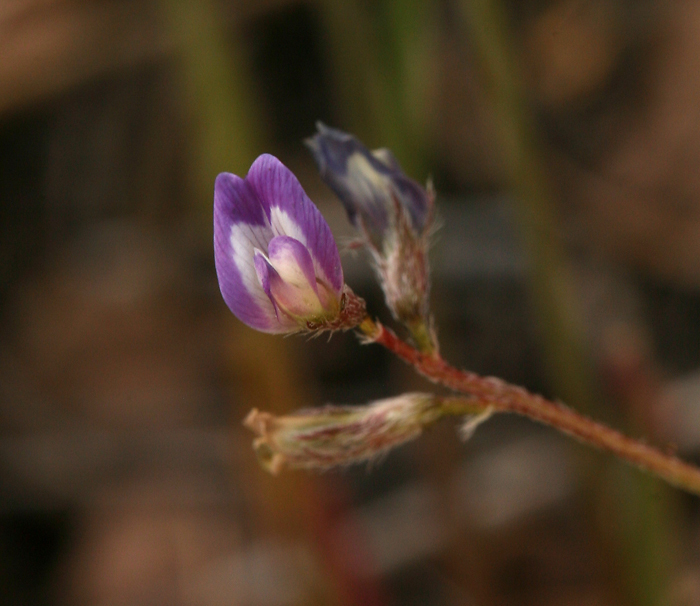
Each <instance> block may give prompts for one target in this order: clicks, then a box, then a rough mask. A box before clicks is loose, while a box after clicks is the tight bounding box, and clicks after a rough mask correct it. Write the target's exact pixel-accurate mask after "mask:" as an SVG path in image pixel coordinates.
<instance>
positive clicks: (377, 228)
mask: <svg viewBox="0 0 700 606" xmlns="http://www.w3.org/2000/svg"><path fill="white" fill-rule="evenodd" d="M316 126H317V128H318V133H316V134H315V135H314V136H313V137H310V138H309V139H307V140H306V144H307V146H308V147H309V149H310V150H311V152H312V153H313V155H314V158H315V160H316V164H317V165H318V169H319V172H320V174H321V178H322V179H323V180H324V181H325V182H326V184H327V185H328V186H329V187H330V188H331V189H332V190H333V191H334V192H335V193H336V195H337V196H338V197H339V198H340V201H341V202H342V203H343V206H344V207H345V210H346V211H347V213H348V217H349V219H350V221H351V223H352V224H353V225H354V226H355V227H356V228H357V229H358V230H359V231H360V232H362V233H364V234H365V235H366V236H367V238H368V240H369V243H370V244H371V245H372V246H373V247H374V248H375V249H377V250H378V251H380V252H381V251H382V249H383V248H384V247H385V246H386V245H387V244H391V243H390V240H391V236H392V230H394V229H395V227H396V223H397V219H398V216H397V215H398V214H403V213H405V214H406V215H407V217H408V223H409V226H410V228H411V229H412V230H413V232H414V233H415V234H416V235H419V236H420V235H422V234H423V233H425V231H426V230H427V228H428V227H429V225H430V220H431V211H432V197H431V196H430V195H429V194H428V193H427V192H426V191H425V189H423V188H422V187H421V186H420V185H418V183H416V182H415V181H413V180H412V179H409V178H408V177H407V176H406V175H405V174H404V173H403V171H402V170H401V167H400V166H399V163H398V161H397V160H396V158H395V157H394V155H393V154H392V153H391V152H390V151H389V150H388V149H377V150H374V151H372V152H370V151H369V150H368V149H367V148H366V147H365V146H364V145H363V144H362V143H360V141H358V140H357V139H356V138H355V137H353V136H352V135H350V134H348V133H345V132H343V131H341V130H337V129H335V128H329V127H328V126H326V125H325V124H323V123H321V122H318V123H317V124H316ZM397 205H398V207H397Z"/></svg>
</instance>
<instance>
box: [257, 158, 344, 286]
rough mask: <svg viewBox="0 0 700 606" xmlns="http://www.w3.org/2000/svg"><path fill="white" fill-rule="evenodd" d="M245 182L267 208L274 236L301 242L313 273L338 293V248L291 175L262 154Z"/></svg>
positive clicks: (319, 216)
mask: <svg viewBox="0 0 700 606" xmlns="http://www.w3.org/2000/svg"><path fill="white" fill-rule="evenodd" d="M246 181H247V182H248V183H249V184H250V186H251V189H252V190H253V191H254V192H255V194H256V195H257V197H258V198H259V199H260V200H261V201H264V204H265V205H266V207H268V208H269V215H268V217H269V220H270V226H271V228H272V231H273V233H274V235H275V236H290V237H292V238H294V239H295V240H298V241H299V242H301V244H303V245H304V246H305V247H306V248H307V249H308V251H309V253H310V254H311V258H312V261H313V265H314V270H315V274H316V275H318V276H319V277H320V278H321V279H322V280H324V281H325V282H326V283H327V284H328V285H329V286H330V287H331V288H332V289H333V290H334V291H335V293H336V295H338V296H340V294H341V292H342V289H343V269H342V266H341V264H340V254H339V253H338V247H337V245H336V243H335V240H334V239H333V234H332V233H331V230H330V228H329V227H328V224H327V223H326V221H325V219H324V218H323V216H322V215H321V213H320V212H319V210H318V209H317V208H316V206H315V205H314V203H313V202H312V201H311V200H310V199H309V197H308V196H307V195H306V193H304V190H303V189H302V187H301V185H300V184H299V181H298V180H297V178H296V177H295V176H294V174H293V173H292V172H291V171H290V170H289V169H288V168H287V167H286V166H284V165H283V164H282V163H281V162H280V161H279V160H278V159H277V158H275V157H274V156H270V155H269V154H263V155H262V156H260V157H259V158H258V159H257V160H256V161H255V162H254V163H253V165H252V166H251V167H250V171H248V176H247V177H246Z"/></svg>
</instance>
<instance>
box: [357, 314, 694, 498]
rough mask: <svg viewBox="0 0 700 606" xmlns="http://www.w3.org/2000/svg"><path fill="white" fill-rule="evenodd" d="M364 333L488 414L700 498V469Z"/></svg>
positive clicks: (372, 329) (371, 328)
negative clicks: (538, 426)
mask: <svg viewBox="0 0 700 606" xmlns="http://www.w3.org/2000/svg"><path fill="white" fill-rule="evenodd" d="M360 330H361V331H362V332H363V334H364V335H365V337H366V340H367V342H368V343H378V344H380V345H383V346H384V347H386V348H387V349H388V350H389V351H391V352H392V353H394V354H395V355H397V356H398V357H399V358H401V359H402V360H403V361H404V362H407V363H408V364H410V365H411V366H413V367H414V368H415V369H416V370H417V371H418V372H419V373H420V374H422V375H423V376H424V377H426V378H427V379H429V380H430V381H432V382H433V383H440V384H442V385H444V386H446V387H449V388H450V389H453V390H455V391H458V392H461V393H465V394H469V395H471V396H473V397H474V398H475V399H476V400H477V401H479V402H480V403H481V404H482V405H483V407H484V409H486V408H488V407H491V408H492V409H493V411H494V412H512V413H516V414H519V415H522V416H525V417H528V418H530V419H532V420H533V421H537V422H538V423H543V424H544V425H549V426H550V427H554V428H555V429H558V430H559V431H561V432H562V433H565V434H567V435H570V436H572V437H574V438H576V439H577V440H579V441H580V442H583V443H585V444H588V445H590V446H593V447H595V448H599V449H601V450H606V451H608V452H611V453H613V454H614V455H616V456H617V457H619V458H621V459H623V460H625V461H627V462H628V463H631V464H632V465H635V466H636V467H639V468H641V469H644V470H646V471H649V472H651V473H653V474H654V475H656V476H658V477H660V478H662V479H663V480H665V481H666V482H668V483H669V484H672V485H674V486H677V487H678V488H681V489H683V490H686V491H688V492H691V493H693V494H696V495H700V469H699V468H697V467H695V466H693V465H690V464H688V463H685V462H684V461H681V460H680V459H678V458H677V457H675V456H673V455H669V454H666V453H664V452H662V451H661V450H659V449H657V448H654V447H652V446H649V445H647V444H644V443H643V442H640V441H638V440H634V439H632V438H629V437H627V436H625V435H623V434H622V433H620V432H618V431H615V430H614V429H611V428H609V427H607V426H605V425H603V424H601V423H598V422H596V421H593V420H592V419H589V418H588V417H586V416H584V415H581V414H579V413H577V412H576V411H574V410H572V409H571V408H568V407H567V406H564V405H563V404H560V403H557V402H551V401H549V400H546V399H545V398H543V397H542V396H538V395H534V394H531V393H529V392H528V391H527V390H525V389H524V388H522V387H518V386H515V385H511V384H509V383H506V382H505V381H503V380H501V379H497V378H494V377H482V376H480V375H477V374H475V373H472V372H468V371H464V370H458V369H457V368H454V367H452V366H450V365H449V364H448V363H447V362H445V360H443V359H442V358H441V357H440V356H439V355H426V354H423V353H421V352H420V351H418V350H417V349H415V348H413V347H412V346H410V345H409V344H407V343H405V342H404V341H402V340H401V339H399V337H397V336H396V334H394V332H392V331H391V330H389V329H388V328H386V327H384V326H383V325H382V324H381V323H379V322H374V321H373V320H371V319H366V320H365V321H364V322H363V323H362V324H361V325H360ZM472 406H473V404H472Z"/></svg>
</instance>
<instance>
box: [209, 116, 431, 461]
mask: <svg viewBox="0 0 700 606" xmlns="http://www.w3.org/2000/svg"><path fill="white" fill-rule="evenodd" d="M307 145H308V146H309V148H310V149H311V151H312V153H313V155H314V158H315V160H316V162H317V164H318V167H319V170H320V174H321V177H322V178H323V179H324V180H325V182H326V183H327V184H328V185H329V186H330V187H331V189H333V191H335V193H336V194H337V195H338V197H339V198H340V200H341V202H342V203H343V205H344V206H345V210H346V211H347V214H348V217H349V219H350V221H351V222H352V223H353V225H354V226H355V227H356V228H357V230H358V231H359V233H360V238H361V242H362V244H363V245H365V246H366V247H367V249H368V250H369V251H370V253H371V256H372V259H373V261H374V265H375V268H376V270H377V274H378V276H379V279H380V283H381V285H382V288H383V290H384V293H385V296H386V301H387V305H388V307H389V309H390V310H391V312H392V313H393V315H394V317H395V318H396V319H397V320H399V321H400V322H402V323H403V324H404V325H405V326H406V327H407V328H408V330H409V331H410V333H411V335H412V337H413V339H414V341H415V342H416V345H417V346H418V347H419V349H420V350H421V351H422V352H423V353H425V354H426V355H433V354H436V353H437V345H436V342H435V338H434V334H433V331H432V329H431V328H430V316H429V308H428V295H429V290H430V289H429V268H428V261H427V248H428V236H429V233H430V228H431V224H432V218H433V201H434V196H433V194H432V191H430V189H429V190H427V191H426V189H424V188H422V187H421V186H420V185H418V184H417V183H416V182H415V181H412V180H411V179H409V178H408V177H407V176H406V175H405V174H404V173H403V172H402V171H401V168H400V167H399V164H398V162H397V161H396V159H395V158H394V157H393V155H392V154H391V153H390V152H389V151H388V150H377V151H374V152H370V151H369V150H368V149H367V148H366V147H365V146H364V145H362V143H360V142H359V141H358V140H357V139H355V138H354V137H353V136H351V135H349V134H346V133H343V132H341V131H339V130H335V129H332V128H328V127H326V126H324V125H323V124H320V123H319V125H318V132H317V133H316V134H315V135H314V136H313V137H312V138H310V139H309V140H307ZM214 252H215V262H216V271H217V275H218V278H219V285H220V288H221V294H222V295H223V298H224V301H225V302H226V304H227V305H228V306H229V308H230V309H231V311H232V312H233V313H234V314H235V315H236V316H237V317H238V318H239V319H240V320H241V321H243V322H244V323H245V324H247V325H248V326H251V327H252V328H255V329H257V330H260V331H263V332H268V333H299V332H306V333H318V332H320V331H324V330H330V331H334V330H347V329H351V328H357V327H359V328H360V330H361V331H363V332H364V333H365V334H368V333H370V334H371V329H368V328H367V327H368V326H369V327H376V325H375V324H374V323H373V322H372V320H371V319H369V317H368V316H367V312H366V309H365V303H364V301H363V300H362V299H361V298H360V297H358V296H356V295H355V294H354V293H353V292H352V290H351V289H350V287H349V286H347V285H346V284H345V282H344V277H343V270H342V267H341V264H340V255H339V253H338V247H337V245H336V243H335V240H334V239H333V235H332V234H331V230H330V228H329V227H328V224H327V223H326V221H325V220H324V219H323V217H322V215H321V213H320V212H319V211H318V209H317V208H316V207H315V206H314V204H313V202H311V200H310V199H309V198H308V196H307V195H306V193H305V192H304V190H303V189H302V187H301V185H300V184H299V182H298V181H297V179H296V177H295V176H294V175H293V174H292V173H291V171H289V169H287V168H286V167H285V166H284V165H283V164H282V163H281V162H280V161H279V160H277V159H276V158H274V157H273V156H270V155H267V154H265V155H262V156H260V157H259V158H258V159H257V160H256V161H255V162H254V163H253V165H252V166H251V167H250V170H249V171H248V174H247V175H246V176H245V177H244V178H241V177H238V176H236V175H233V174H230V173H222V174H220V175H219V176H218V177H217V179H216V184H215V187H214ZM439 402H441V400H439V399H438V398H436V397H435V396H430V395H425V394H406V395H403V396H399V397H397V398H392V399H389V400H382V401H379V402H375V403H372V404H370V405H368V406H365V407H357V408H347V407H341V408H328V407H327V408H324V409H319V410H313V411H306V412H302V413H298V414H296V415H293V416H290V417H273V416H272V415H269V414H267V413H261V412H258V411H257V410H254V411H253V412H252V413H251V414H250V415H249V416H248V418H247V419H246V425H247V426H248V427H249V428H251V429H253V430H254V431H255V432H256V433H257V434H258V435H259V437H258V438H257V440H256V441H255V448H256V451H257V452H258V455H259V457H260V460H261V461H262V462H263V463H264V464H265V466H266V467H267V468H268V469H269V470H270V471H273V472H276V471H278V470H279V468H280V467H281V466H282V465H283V464H286V465H289V466H294V467H321V468H325V467H329V466H332V465H337V464H340V463H347V462H350V461H360V460H368V459H371V458H373V457H374V456H376V455H377V454H379V453H382V452H384V451H386V450H387V449H388V448H391V447H392V446H395V445H396V444H399V443H403V442H405V441H407V440H410V439H412V438H413V437H416V436H417V435H418V434H420V432H421V431H422V428H423V427H424V426H425V425H426V424H429V423H432V422H433V421H434V420H435V419H437V418H438V417H439V416H440V414H442V413H440V409H439Z"/></svg>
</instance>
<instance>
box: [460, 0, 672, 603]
mask: <svg viewBox="0 0 700 606" xmlns="http://www.w3.org/2000/svg"><path fill="white" fill-rule="evenodd" d="M460 6H461V7H462V15H463V20H464V23H465V26H466V29H467V30H468V34H469V40H470V41H471V43H472V47H473V49H474V51H475V54H476V55H477V57H478V58H479V60H480V67H481V68H482V72H483V74H484V77H485V80H486V85H487V88H488V92H489V93H490V98H491V101H492V104H493V107H494V110H495V116H496V121H497V127H498V133H499V136H500V139H501V147H502V151H503V158H504V164H505V166H506V167H507V170H508V171H510V174H509V177H510V182H511V187H512V190H513V193H514V197H515V199H516V202H517V204H518V211H519V212H518V216H519V221H520V226H521V234H522V236H523V243H524V246H525V249H526V253H527V256H528V261H529V281H530V293H531V298H532V304H533V310H534V312H535V314H536V318H537V326H538V328H539V330H540V332H541V335H542V348H543V354H544V362H545V366H546V368H547V370H548V376H549V379H550V381H551V384H552V387H553V390H554V392H555V393H557V394H558V395H559V396H560V397H561V398H562V399H563V400H564V401H566V402H568V403H570V404H572V405H575V406H577V407H578V408H581V409H582V410H585V411H586V412H588V413H591V412H594V411H596V413H597V414H598V415H600V416H602V415H603V414H604V413H605V414H606V416H609V414H607V413H609V409H607V410H605V409H603V408H602V407H601V406H600V404H599V403H600V402H602V398H601V397H600V396H599V394H598V393H596V392H597V391H598V387H597V385H596V382H595V380H594V378H593V373H592V370H591V367H590V360H589V359H588V356H587V355H586V351H585V347H584V339H583V331H582V327H581V324H580V318H581V314H580V313H578V310H577V306H576V302H575V296H574V295H573V292H574V288H573V278H572V275H571V271H570V270H569V268H568V267H567V263H566V255H565V251H564V248H563V246H562V243H561V241H560V239H559V236H558V233H557V220H556V212H555V206H554V199H553V195H552V192H551V185H550V182H549V179H548V176H547V173H546V170H545V163H544V162H543V160H542V153H541V150H540V148H539V146H538V144H537V136H536V128H535V125H534V121H533V119H532V116H531V114H530V112H529V111H528V107H527V103H526V102H525V98H524V95H523V93H522V86H521V82H520V79H519V69H518V66H517V61H516V57H517V54H516V52H515V50H514V49H513V47H512V41H513V40H514V38H513V36H512V34H511V32H510V31H509V24H508V19H507V15H506V12H505V9H504V6H503V3H502V2H501V1H500V0H462V1H461V4H460ZM669 471H670V470H669ZM605 475H606V474H603V476H601V474H600V473H598V474H596V478H600V477H604V476H605ZM667 479H668V478H667ZM596 481H597V482H598V480H596ZM675 481H676V482H678V483H683V482H684V481H685V480H681V479H680V478H677V479H676V480H675ZM623 484H624V485H623ZM598 488H599V492H598V495H599V497H602V498H603V499H605V500H607V502H608V504H607V506H606V508H607V511H606V514H605V516H601V518H602V517H610V515H611V514H612V515H613V516H614V517H615V521H612V522H609V523H607V527H606V525H605V524H601V529H603V528H605V533H606V534H608V535H609V536H610V537H614V538H611V540H609V545H610V546H611V548H612V549H613V550H616V551H618V557H619V558H620V563H621V564H622V566H623V568H624V569H625V570H626V575H624V577H623V578H625V579H626V580H625V581H624V584H625V590H626V592H627V594H628V598H629V601H630V603H633V604H637V605H648V606H658V605H659V604H663V603H666V602H667V601H668V597H667V594H666V592H667V590H668V585H669V582H668V575H669V564H670V553H669V543H670V542H669V537H670V536H671V534H672V533H671V529H670V525H671V515H670V512H669V511H668V503H667V502H666V501H665V499H664V498H663V496H664V495H663V494H652V492H653V491H652V489H651V487H650V485H649V483H648V481H647V480H646V478H643V477H642V476H636V477H635V476H628V477H627V479H626V481H625V482H624V483H622V482H620V481H615V482H612V481H608V482H607V483H606V484H605V486H602V485H600V484H599V486H598Z"/></svg>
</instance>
